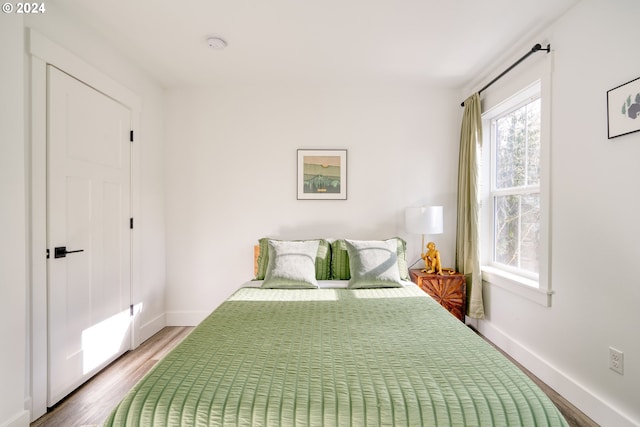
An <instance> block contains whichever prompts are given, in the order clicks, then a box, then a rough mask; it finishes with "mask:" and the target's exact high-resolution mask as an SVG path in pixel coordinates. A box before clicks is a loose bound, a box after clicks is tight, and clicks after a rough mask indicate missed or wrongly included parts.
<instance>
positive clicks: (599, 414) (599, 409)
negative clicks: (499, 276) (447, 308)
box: [475, 320, 638, 427]
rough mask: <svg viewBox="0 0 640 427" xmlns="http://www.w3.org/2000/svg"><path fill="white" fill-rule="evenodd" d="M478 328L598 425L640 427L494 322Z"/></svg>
mask: <svg viewBox="0 0 640 427" xmlns="http://www.w3.org/2000/svg"><path fill="white" fill-rule="evenodd" d="M475 327H476V329H477V330H478V332H480V333H481V334H482V335H484V336H485V337H486V338H487V339H488V340H490V341H491V342H492V343H494V344H495V345H497V346H498V347H500V348H501V349H502V350H503V351H504V352H505V353H507V354H509V356H511V357H513V358H514V359H515V360H517V361H518V362H519V363H520V364H522V365H523V366H524V367H525V368H527V369H528V370H529V371H531V372H532V373H533V374H534V375H535V376H537V377H538V378H540V379H541V380H542V381H543V382H544V383H545V384H547V385H548V386H549V387H551V388H552V389H554V390H555V391H556V392H558V393H559V394H560V395H561V396H562V397H564V398H565V399H567V400H568V401H569V402H571V404H572V405H574V406H575V407H576V408H578V409H579V410H580V411H582V412H583V413H584V414H586V415H587V416H588V417H589V418H591V419H592V420H594V421H595V422H596V423H598V424H600V425H602V426H618V427H625V426H628V427H638V423H637V422H636V421H633V420H632V419H631V418H629V417H628V416H626V415H625V414H623V413H622V412H620V411H619V410H617V409H616V408H615V407H613V406H612V405H610V404H609V403H608V402H606V401H604V400H602V399H601V398H600V397H598V396H597V395H596V394H595V393H593V392H592V391H591V390H588V389H587V388H586V387H584V386H583V385H581V384H579V383H577V382H576V381H574V380H573V379H572V378H570V377H568V376H567V375H566V374H565V373H564V372H562V371H560V370H558V369H557V368H556V367H554V366H552V365H550V364H549V363H548V362H547V361H546V360H544V359H542V358H541V357H540V356H539V355H537V354H535V353H534V352H533V351H531V350H530V349H529V348H527V347H525V346H523V345H522V344H520V343H519V342H518V341H517V340H515V339H513V338H512V337H511V336H509V335H507V334H505V333H504V331H502V330H500V329H499V328H496V327H495V326H494V325H492V324H491V323H490V322H487V321H483V320H480V321H478V323H477V324H476V325H475Z"/></svg>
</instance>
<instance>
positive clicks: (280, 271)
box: [262, 240, 319, 289]
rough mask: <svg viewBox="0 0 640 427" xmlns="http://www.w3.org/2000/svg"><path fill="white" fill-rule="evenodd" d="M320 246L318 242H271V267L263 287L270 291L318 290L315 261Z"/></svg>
mask: <svg viewBox="0 0 640 427" xmlns="http://www.w3.org/2000/svg"><path fill="white" fill-rule="evenodd" d="M318 246H319V241H318V240H309V241H303V242H280V241H277V240H269V265H268V266H267V272H266V273H265V278H264V282H263V283H262V287H263V288H269V289H307V288H308V289H313V288H317V287H318V282H317V281H316V264H315V259H316V255H317V253H318Z"/></svg>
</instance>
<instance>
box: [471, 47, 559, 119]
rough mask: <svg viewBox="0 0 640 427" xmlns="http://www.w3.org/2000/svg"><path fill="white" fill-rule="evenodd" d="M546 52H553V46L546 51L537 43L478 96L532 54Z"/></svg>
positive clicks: (487, 85)
mask: <svg viewBox="0 0 640 427" xmlns="http://www.w3.org/2000/svg"><path fill="white" fill-rule="evenodd" d="M541 50H544V51H545V52H547V53H549V52H551V45H550V44H548V45H547V47H546V48H545V49H543V48H542V45H541V44H540V43H537V44H536V45H535V46H533V47H532V48H531V50H530V51H529V52H527V53H526V54H524V55H523V56H522V58H520V59H518V60H517V61H516V62H514V63H513V64H511V66H510V67H509V68H507V69H506V70H504V71H503V72H502V73H500V75H499V76H498V77H496V78H495V79H493V80H491V81H490V82H489V83H487V84H486V85H485V86H484V87H483V88H482V89H480V90H479V91H478V94H480V93H482V92H483V91H484V90H485V89H486V88H488V87H489V86H491V85H492V84H494V83H495V82H497V81H498V80H499V79H500V78H501V77H502V76H504V75H505V74H507V73H508V72H509V71H511V70H512V69H513V68H514V67H515V66H516V65H518V64H519V63H521V62H522V61H524V60H525V59H527V58H528V57H529V55H531V54H532V53H536V52H538V51H541ZM460 106H461V107H464V101H462V102H461V103H460Z"/></svg>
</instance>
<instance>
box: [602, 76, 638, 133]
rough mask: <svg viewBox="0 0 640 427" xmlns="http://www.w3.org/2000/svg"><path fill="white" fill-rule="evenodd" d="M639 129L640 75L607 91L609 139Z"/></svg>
mask: <svg viewBox="0 0 640 427" xmlns="http://www.w3.org/2000/svg"><path fill="white" fill-rule="evenodd" d="M639 130H640V77H638V78H637V79H634V80H631V81H630V82H627V83H625V84H623V85H620V86H618V87H615V88H613V89H611V90H609V91H607V131H608V137H609V139H611V138H615V137H617V136H622V135H626V134H629V133H632V132H638V131H639Z"/></svg>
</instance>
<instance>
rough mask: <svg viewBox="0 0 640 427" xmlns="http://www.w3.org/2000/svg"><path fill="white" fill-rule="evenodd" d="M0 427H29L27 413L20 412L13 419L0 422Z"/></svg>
mask: <svg viewBox="0 0 640 427" xmlns="http://www.w3.org/2000/svg"><path fill="white" fill-rule="evenodd" d="M0 427H29V411H27V410H24V411H20V412H18V413H17V414H15V415H14V416H13V417H11V418H8V419H7V420H5V421H0Z"/></svg>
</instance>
